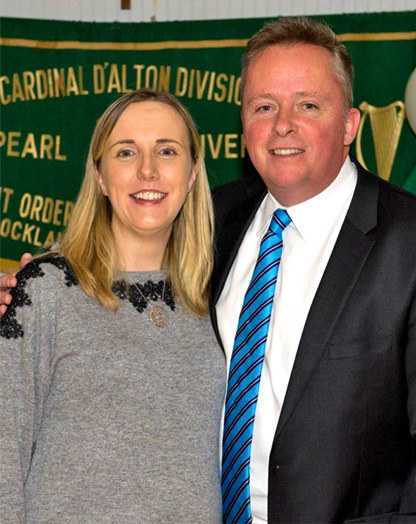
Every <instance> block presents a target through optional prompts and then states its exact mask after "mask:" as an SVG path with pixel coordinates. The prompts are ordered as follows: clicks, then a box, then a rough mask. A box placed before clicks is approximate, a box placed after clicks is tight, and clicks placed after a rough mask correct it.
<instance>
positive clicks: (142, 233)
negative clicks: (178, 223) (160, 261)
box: [97, 101, 196, 244]
mask: <svg viewBox="0 0 416 524" xmlns="http://www.w3.org/2000/svg"><path fill="white" fill-rule="evenodd" d="M195 178H196V169H195V166H194V163H193V161H192V158H191V155H190V144H189V138H188V132H187V128H186V125H185V123H184V121H183V120H182V117H181V116H180V115H179V114H178V113H177V112H176V111H175V110H174V109H173V108H172V107H171V106H168V105H167V104H164V103H162V102H154V101H149V102H138V103H132V104H130V105H129V106H127V108H126V109H125V110H124V112H123V113H122V115H121V116H120V118H119V120H118V122H117V123H116V125H115V127H114V129H113V131H112V132H111V134H110V136H109V138H108V140H107V143H106V145H105V148H104V153H103V156H102V158H101V163H100V167H99V169H98V170H97V180H98V182H99V184H100V187H101V189H102V191H103V193H104V195H106V196H107V197H108V198H109V200H110V202H111V205H112V208H113V215H112V229H113V233H114V236H115V239H116V241H117V242H118V243H119V244H120V243H121V244H124V243H125V242H126V241H129V240H134V239H135V238H139V237H140V238H146V237H147V238H148V237H149V236H154V237H155V238H160V239H161V240H162V241H167V239H168V238H169V236H170V233H171V230H172V224H173V221H174V220H175V218H176V216H177V215H178V213H179V211H180V210H181V208H182V206H183V204H184V202H185V199H186V196H187V193H188V192H189V191H190V190H191V188H192V185H193V183H194V181H195Z"/></svg>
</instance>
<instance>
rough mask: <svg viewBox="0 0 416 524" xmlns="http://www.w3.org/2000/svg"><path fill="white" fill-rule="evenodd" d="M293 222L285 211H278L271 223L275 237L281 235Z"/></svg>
mask: <svg viewBox="0 0 416 524" xmlns="http://www.w3.org/2000/svg"><path fill="white" fill-rule="evenodd" d="M291 222H292V219H291V218H290V216H289V215H288V213H287V211H285V210H284V209H276V211H275V212H274V213H273V216H272V220H271V222H270V228H269V229H270V230H271V231H273V233H274V234H275V235H278V234H280V233H281V232H282V231H283V230H284V228H285V227H286V226H288V225H289V224H290V223H291Z"/></svg>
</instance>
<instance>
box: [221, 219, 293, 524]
mask: <svg viewBox="0 0 416 524" xmlns="http://www.w3.org/2000/svg"><path fill="white" fill-rule="evenodd" d="M290 222H291V219H290V217H289V215H288V214H287V212H286V211H284V210H283V209H278V210H277V211H275V213H274V215H273V217H272V220H271V222H270V227H269V229H268V230H267V232H266V234H265V235H264V237H263V240H262V241H261V244H260V251H259V256H258V259H257V263H256V267H255V268H254V272H253V276H252V277H251V282H250V285H249V286H248V289H247V292H246V296H245V297H244V302H243V307H242V309H241V313H240V319H239V321H238V328H237V333H236V336H235V341H234V347H233V353H232V356H231V363H230V370H229V375H228V386H227V398H226V402H225V418H224V436H223V457H222V472H223V473H222V493H223V511H224V522H225V523H226V524H231V523H233V524H246V523H250V522H251V521H252V517H251V508H250V455H251V441H252V438H253V426H254V415H255V411H256V405H257V396H258V394H259V385H260V377H261V370H262V367H263V360H264V352H265V349H266V341H267V332H268V330H269V324H270V315H271V312H272V307H273V297H274V291H275V288H276V280H277V272H278V270H279V265H280V257H281V255H282V249H283V241H282V233H283V230H284V228H285V227H286V226H287V225H288V224H290Z"/></svg>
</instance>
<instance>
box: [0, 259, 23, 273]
mask: <svg viewBox="0 0 416 524" xmlns="http://www.w3.org/2000/svg"><path fill="white" fill-rule="evenodd" d="M19 268H20V262H19V261H18V260H10V258H0V273H15V272H16V271H19Z"/></svg>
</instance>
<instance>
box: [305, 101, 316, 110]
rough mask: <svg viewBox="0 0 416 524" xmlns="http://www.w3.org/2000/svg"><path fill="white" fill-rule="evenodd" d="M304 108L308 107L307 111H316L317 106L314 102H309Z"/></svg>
mask: <svg viewBox="0 0 416 524" xmlns="http://www.w3.org/2000/svg"><path fill="white" fill-rule="evenodd" d="M304 107H306V109H316V108H317V106H316V105H315V104H312V102H307V103H306V104H304Z"/></svg>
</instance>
